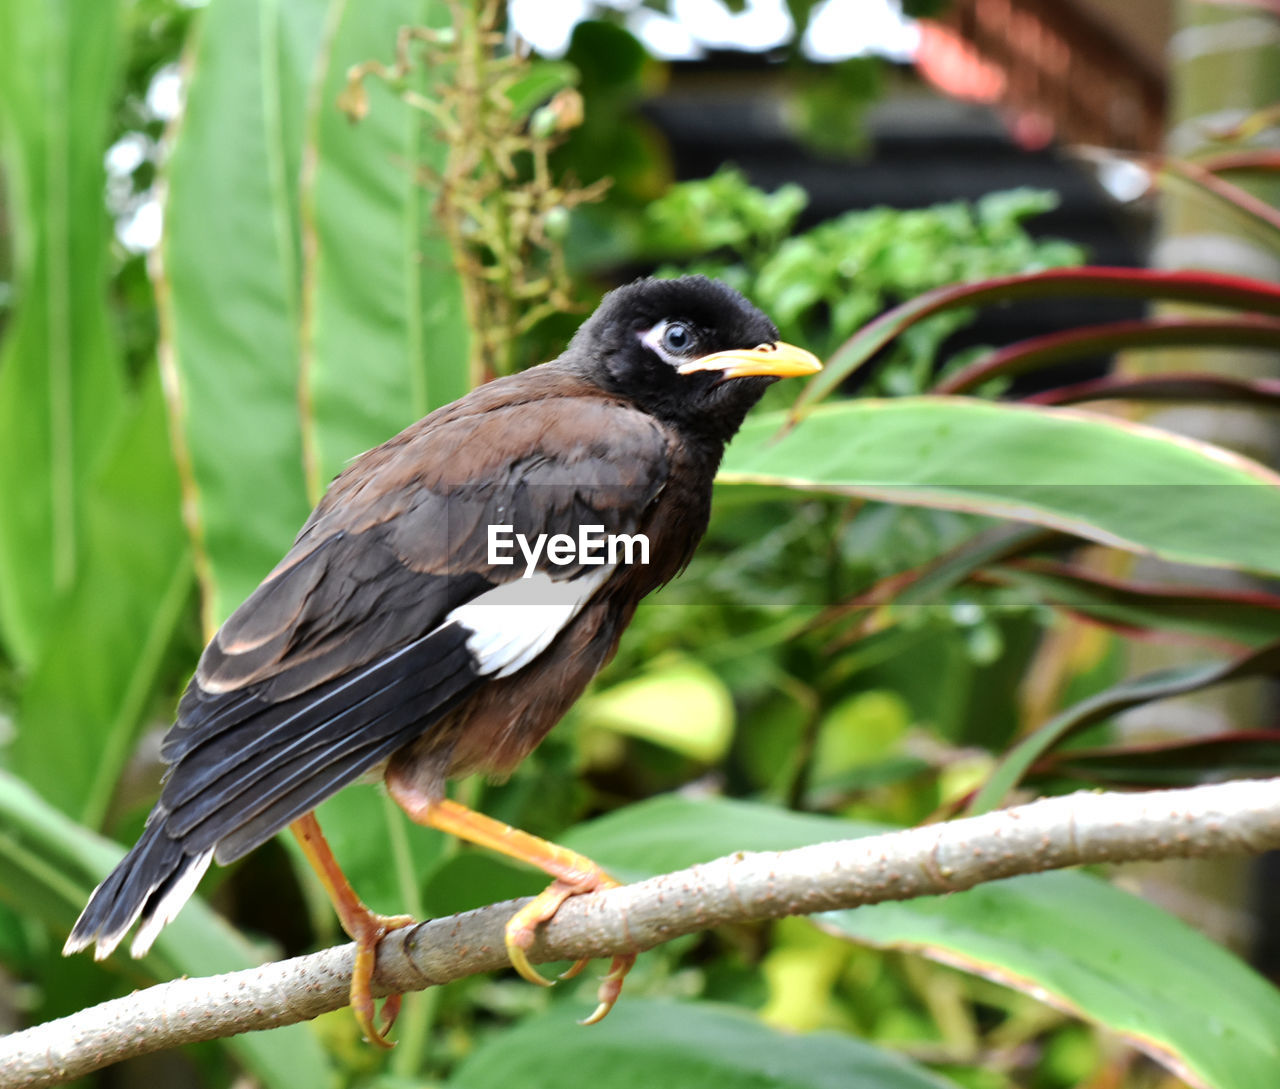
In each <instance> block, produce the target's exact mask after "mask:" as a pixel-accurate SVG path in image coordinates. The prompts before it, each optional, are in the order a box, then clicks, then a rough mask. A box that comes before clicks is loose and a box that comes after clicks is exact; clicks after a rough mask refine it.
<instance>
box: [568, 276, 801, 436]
mask: <svg viewBox="0 0 1280 1089" xmlns="http://www.w3.org/2000/svg"><path fill="white" fill-rule="evenodd" d="M564 358H565V360H566V362H568V363H569V364H570V365H571V366H573V367H574V368H575V369H576V370H578V371H579V373H581V374H582V375H583V377H585V378H587V379H588V380H589V381H591V382H593V383H595V384H596V385H598V386H600V387H601V388H602V389H605V390H608V391H609V392H610V393H616V394H619V395H621V396H624V397H626V398H627V399H628V400H630V401H632V402H633V403H635V404H636V405H638V406H639V407H640V408H642V409H644V410H645V411H646V412H649V413H651V414H652V415H654V416H656V417H658V418H659V419H661V420H663V421H665V422H668V423H671V424H674V425H677V426H679V427H681V429H682V430H684V431H686V432H692V433H695V434H700V435H707V436H708V437H711V438H714V439H718V440H719V441H721V442H725V441H727V440H728V439H729V438H731V437H732V436H733V433H734V432H735V431H737V429H738V427H739V426H740V425H741V423H742V420H743V417H744V416H745V415H746V414H747V411H748V410H749V409H750V408H751V406H752V405H754V404H755V403H756V402H757V401H758V400H759V399H760V396H761V395H762V394H763V393H764V391H765V387H767V386H768V385H769V384H770V383H772V382H774V381H776V380H777V379H779V378H787V377H792V376H799V375H808V374H814V373H816V372H817V371H819V370H821V368H822V364H821V363H819V362H818V360H817V358H816V357H814V356H813V355H811V354H810V353H809V352H806V351H805V350H804V349H802V348H796V347H793V346H792V345H790V344H785V343H782V342H781V341H779V339H778V329H777V326H775V325H774V324H773V322H772V321H770V320H769V319H768V317H766V316H765V315H764V314H763V313H761V311H760V310H758V309H757V308H756V307H755V306H753V305H752V304H751V303H749V302H748V301H747V300H746V299H745V298H743V297H742V295H740V294H739V293H738V292H736V291H734V290H733V288H731V287H729V286H727V285H726V284H722V283H719V282H718V281H716V280H709V279H707V278H706V277H705V276H684V277H681V278H680V279H677V280H652V279H648V280H636V281H635V282H634V283H630V284H627V285H626V286H625V287H620V288H618V289H617V290H615V291H611V292H610V293H609V294H608V295H606V296H605V297H604V300H603V301H602V302H601V303H600V306H599V307H598V308H597V309H596V312H595V313H594V314H592V315H591V317H590V318H588V319H587V321H585V322H584V323H583V325H582V327H581V328H580V329H579V330H578V332H577V334H576V335H575V336H574V338H573V341H572V343H571V344H570V345H569V349H568V351H567V352H566V353H565V357H564Z"/></svg>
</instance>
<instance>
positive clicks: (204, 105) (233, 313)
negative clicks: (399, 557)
mask: <svg viewBox="0 0 1280 1089" xmlns="http://www.w3.org/2000/svg"><path fill="white" fill-rule="evenodd" d="M325 10H326V5H325V4H324V3H321V2H319V0H262V2H259V0H214V2H213V3H211V4H210V5H209V7H208V8H207V9H206V10H205V11H204V13H203V18H202V21H201V24H200V26H199V27H198V31H197V40H196V45H195V49H194V52H193V60H192V64H191V73H190V74H191V81H190V87H189V90H188V92H187V102H186V108H185V111H184V113H183V117H182V121H181V125H180V128H179V131H178V135H177V139H176V141H175V144H174V149H173V154H172V157H171V158H170V161H169V166H168V172H167V183H168V185H167V188H168V199H167V201H166V204H165V233H164V238H163V240H162V243H161V260H160V266H161V269H162V274H161V277H160V282H159V284H158V294H159V301H160V311H161V323H162V333H163V336H164V340H165V359H166V362H167V366H168V368H169V372H170V374H169V378H170V381H169V393H170V397H171V402H172V408H173V411H174V414H175V417H176V424H177V430H178V434H179V437H180V442H181V444H182V447H183V454H184V458H183V464H184V468H185V470H186V480H185V486H186V488H187V490H188V495H187V508H188V515H189V517H191V518H193V519H194V521H195V527H194V528H195V533H196V540H197V545H198V547H199V549H200V553H199V556H198V562H199V573H200V577H201V581H202V583H203V586H204V591H205V608H206V620H207V621H208V622H209V623H210V624H211V623H214V622H217V621H220V620H221V619H222V618H224V617H225V616H226V615H227V614H228V613H229V612H230V611H231V610H232V609H233V608H234V607H235V606H236V605H237V604H239V602H240V601H241V600H242V599H243V598H244V597H245V596H246V595H247V594H248V593H249V591H250V590H252V589H253V587H254V586H255V585H256V584H257V582H258V580H259V579H261V578H262V576H263V575H265V574H266V573H267V571H268V570H270V568H271V567H272V565H273V564H274V563H275V562H276V561H277V560H278V559H279V558H280V555H281V554H282V553H283V552H284V550H285V549H286V548H287V547H288V545H289V542H290V541H291V540H292V539H293V535H294V534H295V533H296V532H297V530H298V527H299V525H300V524H301V523H302V521H303V519H304V518H305V517H306V515H307V510H308V503H307V497H306V489H305V486H304V482H303V472H302V434H301V428H300V426H299V422H298V343H297V333H298V320H299V277H300V271H299V269H300V258H299V253H298V240H297V222H296V207H297V162H298V160H299V157H300V148H301V131H302V121H303V110H304V107H305V97H306V96H305V94H304V87H305V84H304V83H303V82H302V77H301V75H300V73H305V72H307V71H309V69H310V66H311V64H313V63H314V58H315V55H316V52H317V50H318V47H319V41H320V36H321V31H322V26H323V20H324V16H325Z"/></svg>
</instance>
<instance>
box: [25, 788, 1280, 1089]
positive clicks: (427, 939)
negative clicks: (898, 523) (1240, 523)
mask: <svg viewBox="0 0 1280 1089" xmlns="http://www.w3.org/2000/svg"><path fill="white" fill-rule="evenodd" d="M1275 848H1280V779H1268V780H1246V781H1237V782H1231V783H1223V784H1218V785H1213V786H1201V787H1192V788H1190V789H1185V790H1166V791H1153V792H1148V793H1142V794H1098V793H1087V792H1081V793H1078V794H1073V795H1070V796H1069V797H1062V798H1048V799H1042V800H1040V801H1036V802H1032V803H1031V804H1029V805H1024V806H1018V807H1015V808H1012V809H1005V810H1000V811H997V812H994V813H988V814H985V815H983V816H980V817H972V818H968V819H963V820H955V821H950V822H947V823H945V824H935V825H928V826H926V827H923V828H913V829H908V830H906V831H902V832H893V833H889V834H886V835H880V836H872V837H868V838H866V839H857V840H843V841H839V842H834V843H821V844H816V845H814V846H810V847H801V848H798V849H795V850H790V851H771V852H760V853H747V852H743V853H738V854H734V855H729V856H727V857H725V858H721V859H717V860H716V861H714V862H708V863H705V864H703V865H699V866H693V867H690V868H689V869H687V870H680V871H678V872H676V873H669V874H664V875H662V876H660V877H654V878H651V879H649V880H647V881H642V882H639V883H637V884H634V885H628V886H624V887H622V888H617V889H611V890H609V891H607V892H601V893H595V894H592V895H590V896H580V897H575V898H573V899H572V900H570V901H568V902H567V903H566V904H565V905H564V906H563V907H562V908H561V909H560V911H559V912H558V913H557V914H556V917H555V918H554V919H553V920H552V921H551V922H550V923H548V924H547V925H546V926H545V927H543V928H542V929H541V931H540V932H539V936H538V940H537V942H536V943H535V945H534V947H533V949H532V950H531V952H530V959H531V960H532V961H534V962H535V963H541V962H545V961H551V960H576V959H579V958H587V957H591V958H594V957H607V956H611V955H613V954H617V953H624V952H629V951H643V950H646V949H651V948H653V947H654V946H655V945H659V944H661V943H662V942H665V941H669V940H671V939H672V938H676V937H679V936H680V935H683V934H689V933H693V932H695V931H699V930H706V929H708V928H711V927H715V926H720V925H723V924H726V923H741V922H749V921H753V920H760V919H777V918H781V917H783V916H786V915H808V914H812V913H814V912H819V911H830V910H835V909H838V908H850V907H857V906H859V905H862V904H874V903H879V902H881V901H885V900H908V899H912V898H914V897H918V896H927V895H934V894H940V893H947V892H955V891H959V890H961V889H968V888H972V887H973V886H975V885H978V884H982V883H983V882H986V881H993V880H996V879H999V878H1003V877H1011V876H1014V875H1015V874H1026V873H1038V872H1040V871H1043V870H1051V869H1061V868H1063V867H1067V866H1077V865H1083V864H1088V863H1102V862H1132V861H1138V860H1158V859H1165V858H1186V857H1191V856H1204V855H1222V854H1239V853H1247V854H1256V853H1259V852H1262V851H1265V850H1271V849H1275ZM522 902H523V901H521V902H508V903H505V904H494V905H491V906H489V907H485V908H480V909H478V910H476V911H471V912H467V913H465V914H462V915H455V916H450V917H449V918H445V919H435V920H432V921H430V922H425V923H420V924H418V925H416V926H413V927H409V928H406V929H404V930H399V931H395V932H394V933H392V934H391V935H390V936H389V937H388V938H387V939H385V940H384V941H383V943H382V946H381V947H380V948H379V951H378V970H377V975H376V979H375V990H376V991H378V993H383V994H385V993H391V992H395V991H415V990H423V989H425V988H427V987H432V986H436V985H438V984H441V983H448V982H450V981H452V980H455V979H461V978H463V977H464V976H469V975H474V974H476V973H479V972H489V971H494V970H496V969H500V968H503V967H505V966H507V958H506V953H505V951H504V946H503V927H504V926H505V924H506V921H507V919H508V918H509V917H510V916H511V913H512V912H513V911H514V910H515V909H516V908H517V907H519V904H520V903H522ZM353 956H354V946H353V945H345V946H338V947H335V948H332V949H326V950H324V951H323V952H320V953H313V954H310V955H308V956H303V957H295V958H293V959H292V960H287V961H280V962H276V963H272V964H265V965H263V966H261V967H260V968H254V969H249V970H245V971H240V972H232V973H228V974H226V975H221V976H213V977H209V978H204V979H179V980H174V981H173V982H170V983H161V984H158V985H156V986H154V987H150V988H147V989H146V990H143V991H138V992H135V993H134V994H132V995H128V996H126V997H124V998H118V999H114V1000H112V1001H110V1002H104V1003H102V1004H101V1005H99V1006H94V1007H92V1008H90V1009H87V1010H82V1011H81V1012H79V1013H75V1014H72V1015H70V1016H69V1017H63V1018H60V1019H58V1020H56V1021H50V1022H47V1023H45V1024H43V1025H37V1026H35V1027H34V1028H30V1029H27V1030H25V1031H23V1032H18V1033H14V1034H12V1035H10V1036H8V1037H5V1038H2V1039H0V1089H10V1087H13V1089H17V1087H19V1086H22V1087H28V1089H35V1087H38V1086H46V1085H56V1084H58V1083H60V1082H63V1081H67V1080H70V1079H71V1078H75V1077H79V1076H81V1075H83V1074H86V1073H88V1072H89V1071H92V1070H96V1069H99V1068H100V1067H103V1066H107V1065H109V1064H110V1063H113V1062H118V1061H120V1060H121V1059H125V1058H128V1057H130V1056H134V1055H143V1054H147V1053H149V1052H153V1051H159V1050H163V1049H164V1048H169V1047H175V1046H177V1045H179V1044H186V1043H194V1042H196V1041H200V1040H211V1039H216V1038H220V1037H224V1036H231V1035H234V1034H236V1033H240V1032H248V1031H255V1030H259V1029H267V1028H275V1027H278V1026H280V1025H288V1024H293V1023H294V1022H296V1021H304V1020H309V1019H310V1018H313V1017H316V1016H318V1015H319V1014H321V1013H326V1012H328V1011H330V1010H334V1009H337V1008H339V1007H341V1006H343V1005H345V1004H346V1002H347V986H348V982H349V980H350V973H351V966H352V959H353ZM625 1005H626V1002H625V998H624V1000H623V1003H622V1009H621V1010H620V1011H619V1012H618V1013H615V1014H614V1016H615V1017H616V1016H625ZM583 1031H590V1030H588V1029H584V1030H583Z"/></svg>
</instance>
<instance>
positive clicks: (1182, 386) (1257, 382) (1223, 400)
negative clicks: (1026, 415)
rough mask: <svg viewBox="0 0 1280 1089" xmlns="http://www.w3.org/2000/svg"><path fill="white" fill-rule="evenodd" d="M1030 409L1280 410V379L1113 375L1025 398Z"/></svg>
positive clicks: (1171, 373) (1193, 374)
mask: <svg viewBox="0 0 1280 1089" xmlns="http://www.w3.org/2000/svg"><path fill="white" fill-rule="evenodd" d="M1022 400H1023V403H1024V404H1029V405H1072V404H1077V403H1079V402H1081V401H1107V400H1111V401H1117V400H1119V401H1194V402H1195V403H1196V404H1204V403H1206V402H1209V403H1218V404H1245V405H1251V406H1253V407H1255V408H1277V407H1280V379H1278V378H1233V377H1230V376H1228V375H1220V374H1199V373H1196V372H1194V371H1187V372H1177V371H1166V372H1165V373H1163V374H1140V375H1113V376H1111V377H1108V378H1094V379H1092V380H1090V381H1087V382H1073V383H1071V384H1070V385H1068V386H1059V387H1058V388H1057V389H1050V390H1044V391H1043V392H1041V393H1036V394H1033V395H1032V396H1030V397H1024V398H1022Z"/></svg>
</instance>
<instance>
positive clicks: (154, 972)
mask: <svg viewBox="0 0 1280 1089" xmlns="http://www.w3.org/2000/svg"><path fill="white" fill-rule="evenodd" d="M123 853H124V852H123V851H122V850H121V848H120V847H118V846H117V845H116V844H114V843H109V842H108V841H106V840H104V839H101V838H99V837H98V836H95V835H94V834H93V833H91V832H89V831H88V830H87V829H85V828H83V827H82V826H80V825H78V824H76V823H74V822H73V821H71V820H70V819H68V818H67V817H66V816H64V815H63V814H62V813H60V812H58V811H57V810H56V809H54V808H53V807H52V806H50V805H48V803H46V802H44V801H43V800H42V799H41V798H40V797H39V796H38V795H37V794H36V793H35V792H34V791H32V790H31V789H30V788H29V787H27V786H26V785H25V784H24V783H22V782H21V781H20V780H18V779H16V778H14V777H13V776H12V775H10V774H9V773H7V772H4V771H0V900H3V901H4V902H6V903H8V904H10V905H12V906H13V907H15V908H17V909H18V910H20V911H21V912H22V913H23V914H24V915H27V916H29V917H32V918H40V919H43V920H44V922H45V923H46V924H47V925H49V926H50V927H51V928H53V929H55V930H56V931H57V933H58V936H59V940H60V939H61V935H62V934H64V933H65V932H66V931H67V930H69V929H70V928H71V924H72V922H73V921H74V920H75V918H76V916H77V915H78V914H79V912H80V909H81V908H82V907H83V906H84V904H85V901H86V900H88V898H89V893H90V891H91V890H92V889H93V887H94V886H95V885H96V884H97V883H98V882H99V881H101V880H102V879H103V878H104V877H106V875H107V873H108V872H109V871H110V870H111V869H112V867H114V866H115V864H116V863H117V862H119V861H120V858H121V856H122V855H123ZM260 962H261V957H260V956H259V955H258V951H257V950H255V949H254V948H253V947H252V946H251V945H250V944H249V943H248V942H247V941H246V940H245V939H244V938H243V937H241V936H240V935H239V934H238V933H236V931H234V930H233V929H232V928H231V927H230V926H228V925H227V923H225V922H224V921H223V920H222V918H221V917H220V916H218V915H216V914H215V913H214V912H213V911H212V910H210V909H209V907H208V906H207V905H206V904H205V903H204V902H203V901H202V900H200V899H199V898H193V899H192V900H190V901H188V903H187V905H186V906H185V907H184V908H183V909H182V911H181V912H180V913H179V914H178V917H177V918H176V919H175V920H174V921H173V922H172V923H170V924H169V925H168V926H167V927H165V929H164V930H162V931H161V932H160V936H159V938H157V939H156V943H155V945H154V946H153V947H152V950H151V952H150V953H149V954H147V956H146V957H144V958H143V959H142V960H141V961H136V962H134V961H130V960H128V959H127V958H124V957H121V956H116V957H113V958H112V959H111V960H108V961H107V962H106V965H107V966H108V967H112V966H114V967H117V968H121V969H125V970H127V971H128V972H129V973H130V975H131V976H132V977H133V981H134V983H135V984H136V985H145V984H146V983H149V982H154V981H155V980H157V979H171V978H173V977H175V976H182V975H188V976H204V975H213V974H216V973H219V972H231V971H236V970H237V969H240V968H251V967H253V966H254V965H256V964H258V963H260ZM175 1012H176V1011H175ZM224 1046H225V1047H227V1048H228V1049H229V1050H230V1051H231V1052H232V1053H233V1054H234V1055H235V1056H236V1057H237V1058H238V1059H239V1060H240V1062H242V1063H243V1064H244V1066H245V1068H246V1069H247V1070H248V1071H249V1072H250V1073H251V1074H252V1076H253V1077H254V1078H255V1079H258V1080H260V1081H261V1082H262V1084H263V1085H265V1086H270V1087H273V1089H274V1087H278V1089H293V1087H295V1086H299V1085H307V1086H323V1085H327V1084H329V1083H330V1079H331V1077H332V1073H331V1068H330V1065H329V1060H328V1059H327V1058H326V1056H325V1054H324V1052H323V1050H322V1049H321V1047H320V1045H319V1043H318V1042H317V1040H316V1037H315V1035H314V1034H313V1033H312V1032H311V1030H310V1029H309V1028H308V1027H307V1026H306V1025H290V1026H288V1027H286V1028H279V1029H275V1030H274V1031H272V1032H269V1033H267V1032H247V1033H243V1034H241V1035H239V1036H233V1037H231V1038H229V1039H227V1040H226V1041H224Z"/></svg>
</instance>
